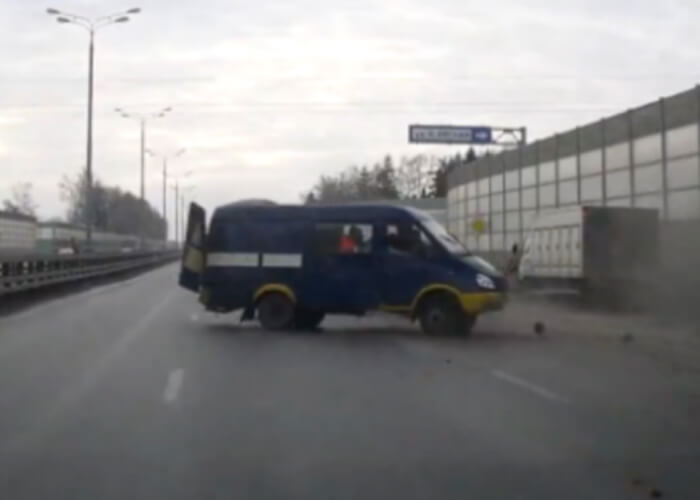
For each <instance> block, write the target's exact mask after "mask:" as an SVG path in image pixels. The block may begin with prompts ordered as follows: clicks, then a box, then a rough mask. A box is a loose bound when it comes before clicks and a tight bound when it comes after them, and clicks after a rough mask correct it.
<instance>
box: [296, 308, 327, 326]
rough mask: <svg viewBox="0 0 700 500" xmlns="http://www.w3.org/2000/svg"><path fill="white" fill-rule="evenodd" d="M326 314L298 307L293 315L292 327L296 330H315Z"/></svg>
mask: <svg viewBox="0 0 700 500" xmlns="http://www.w3.org/2000/svg"><path fill="white" fill-rule="evenodd" d="M325 316H326V313H324V312H323V311H314V310H311V309H305V308H303V307H299V308H297V310H296V313H295V314H294V327H295V328H296V329H297V330H316V329H317V328H318V325H320V324H321V322H322V321H323V318H324V317H325Z"/></svg>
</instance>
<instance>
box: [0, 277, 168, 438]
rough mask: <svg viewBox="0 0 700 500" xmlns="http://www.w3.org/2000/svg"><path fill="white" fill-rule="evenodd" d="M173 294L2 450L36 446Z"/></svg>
mask: <svg viewBox="0 0 700 500" xmlns="http://www.w3.org/2000/svg"><path fill="white" fill-rule="evenodd" d="M175 294H176V291H172V292H170V293H168V295H166V296H165V298H164V299H163V300H161V301H160V302H159V303H157V304H156V305H155V306H154V307H152V308H151V309H150V310H149V311H148V312H147V313H146V314H145V315H144V316H143V317H142V318H141V319H140V320H139V321H137V322H136V324H134V325H133V326H132V327H131V328H129V329H127V330H126V331H124V333H123V334H122V335H121V337H119V339H118V340H117V341H116V342H114V343H113V344H112V345H111V346H109V348H108V349H107V351H106V352H105V353H104V355H102V356H100V357H99V358H98V359H97V360H96V361H95V362H94V363H93V364H92V365H90V366H89V367H88V369H87V370H85V372H84V373H83V375H82V377H81V378H80V380H79V381H78V382H77V383H76V384H74V385H71V386H69V387H67V388H66V389H65V390H64V391H62V392H61V393H60V394H59V395H58V397H57V398H56V400H55V402H54V403H53V405H51V406H50V407H49V409H48V410H47V411H46V412H44V413H43V414H42V415H39V416H38V417H37V419H36V421H35V422H33V423H32V425H31V427H30V428H29V429H28V430H27V431H25V432H22V433H20V434H18V435H16V436H14V437H13V438H12V439H11V440H10V441H9V442H8V443H6V444H5V445H4V446H3V445H0V447H1V448H2V449H3V451H14V450H22V449H24V448H27V447H30V446H32V445H36V444H37V443H38V442H40V441H41V439H42V438H43V437H44V436H45V435H46V433H47V432H48V431H50V430H51V429H52V428H53V427H54V426H55V425H56V421H57V420H59V419H60V418H61V417H63V416H64V415H65V414H66V413H68V412H69V411H70V410H71V409H72V408H74V407H75V406H77V405H78V403H79V402H80V400H81V399H82V398H84V397H85V396H86V395H87V394H89V393H90V392H91V391H92V390H94V388H95V387H96V386H97V385H98V384H99V383H100V381H101V380H102V378H103V377H104V376H105V375H106V373H107V371H108V370H109V369H110V368H111V367H112V365H113V364H114V363H115V361H117V360H118V359H119V358H120V357H121V356H122V355H123V354H124V353H125V352H126V351H127V350H128V348H129V346H130V345H131V344H132V343H133V342H134V341H135V340H136V339H137V338H138V337H140V336H141V335H142V334H143V333H145V332H146V330H147V328H148V327H149V326H150V324H151V323H152V322H153V320H154V319H155V318H156V317H157V316H158V315H159V314H160V313H161V311H162V310H163V309H165V307H166V306H167V305H168V304H169V302H170V301H171V300H172V298H173V297H174V296H175Z"/></svg>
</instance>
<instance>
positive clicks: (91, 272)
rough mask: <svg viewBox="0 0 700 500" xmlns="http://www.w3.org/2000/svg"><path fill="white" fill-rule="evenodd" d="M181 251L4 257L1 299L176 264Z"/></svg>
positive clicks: (1, 259) (0, 266) (1, 258)
mask: <svg viewBox="0 0 700 500" xmlns="http://www.w3.org/2000/svg"><path fill="white" fill-rule="evenodd" d="M179 256H180V251H179V250H167V251H158V252H134V253H128V254H124V253H118V254H83V255H62V256H47V255H41V254H31V255H7V256H2V255H0V296H3V295H8V294H10V293H15V292H21V291H25V290H31V289H35V288H41V287H45V286H50V285H57V284H62V283H68V282H71V281H79V280H87V279H92V278H98V277H101V276H107V275H110V274H114V273H119V272H124V271H129V270H135V269H139V268H146V267H151V266H155V265H158V264H163V263H166V262H169V261H173V260H175V259H177V258H178V257H179Z"/></svg>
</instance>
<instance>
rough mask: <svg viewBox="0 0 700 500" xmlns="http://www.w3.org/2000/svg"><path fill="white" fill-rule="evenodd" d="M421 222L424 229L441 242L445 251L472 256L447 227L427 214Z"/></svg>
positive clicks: (423, 215) (422, 216) (421, 218)
mask: <svg viewBox="0 0 700 500" xmlns="http://www.w3.org/2000/svg"><path fill="white" fill-rule="evenodd" d="M420 222H421V224H423V227H424V228H425V230H426V231H428V232H429V233H430V234H431V235H432V236H433V237H434V238H435V239H436V240H438V241H439V242H440V244H441V245H442V246H444V247H445V249H446V250H447V251H448V252H450V253H451V254H454V255H460V256H463V255H470V252H469V251H468V250H467V249H466V247H465V246H464V245H462V243H460V241H459V240H458V239H457V238H456V237H455V236H454V235H453V234H451V233H450V232H449V231H448V230H447V229H445V226H443V225H442V224H440V223H439V222H438V221H436V220H435V219H433V218H432V217H431V216H429V215H427V214H421V216H420Z"/></svg>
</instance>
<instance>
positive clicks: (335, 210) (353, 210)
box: [213, 202, 427, 219]
mask: <svg viewBox="0 0 700 500" xmlns="http://www.w3.org/2000/svg"><path fill="white" fill-rule="evenodd" d="M389 214H392V215H398V216H400V217H421V218H422V217H427V214H426V213H425V212H423V211H422V210H418V209H416V208H413V207H407V206H400V205H393V204H391V203H371V202H357V203H345V204H337V205H262V204H257V203H256V204H247V203H240V202H235V203H229V204H227V205H223V206H221V207H219V208H217V209H216V210H215V211H214V215H213V218H216V219H220V218H223V219H227V218H229V217H240V216H241V215H244V216H258V215H274V216H275V217H282V218H286V217H289V218H296V217H308V216H317V217H322V218H324V217H329V218H334V217H369V218H372V217H380V216H386V215H389Z"/></svg>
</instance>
